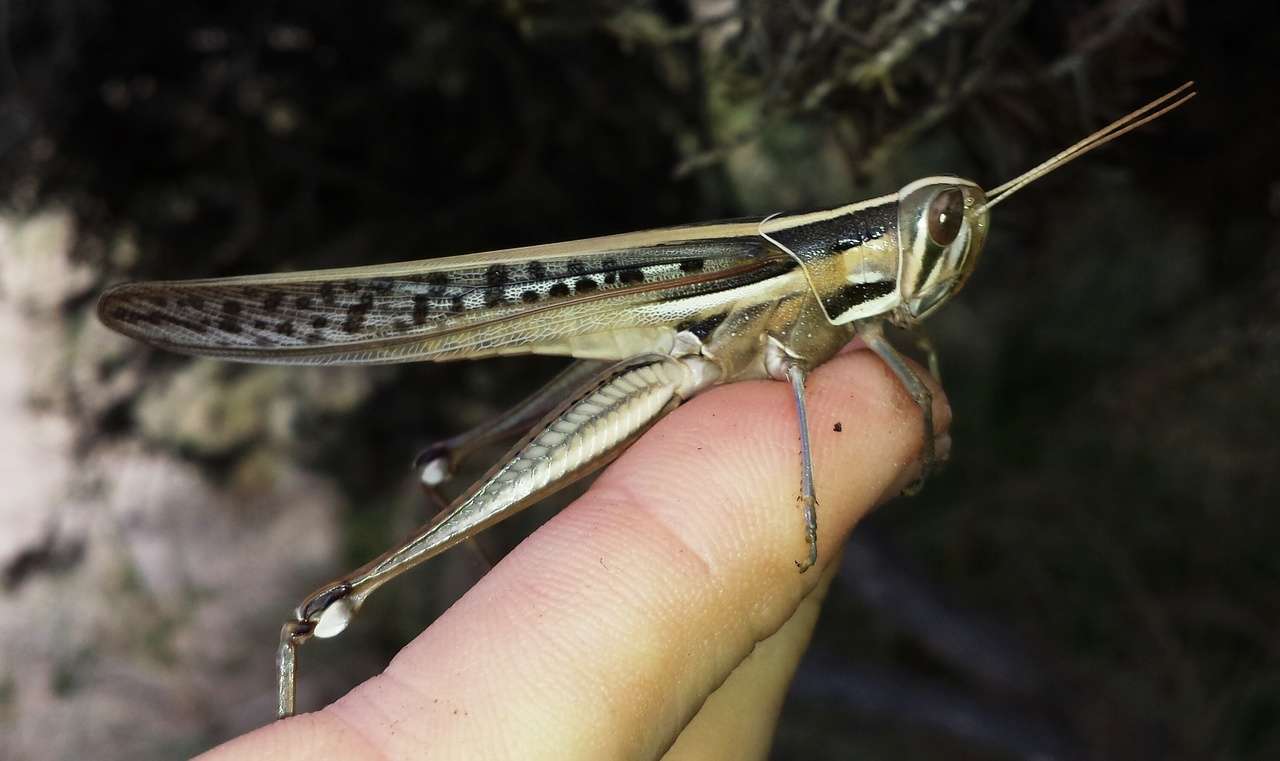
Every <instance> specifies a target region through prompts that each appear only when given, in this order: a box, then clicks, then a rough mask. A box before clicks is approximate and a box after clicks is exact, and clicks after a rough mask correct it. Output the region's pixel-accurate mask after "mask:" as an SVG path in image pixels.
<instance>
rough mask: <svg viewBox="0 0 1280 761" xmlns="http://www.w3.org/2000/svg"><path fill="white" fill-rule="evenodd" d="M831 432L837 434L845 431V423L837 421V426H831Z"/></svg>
mask: <svg viewBox="0 0 1280 761" xmlns="http://www.w3.org/2000/svg"><path fill="white" fill-rule="evenodd" d="M831 430H833V431H835V432H836V433H840V432H841V431H843V430H844V423H841V422H840V421H838V420H837V421H836V424H835V425H833V426H831Z"/></svg>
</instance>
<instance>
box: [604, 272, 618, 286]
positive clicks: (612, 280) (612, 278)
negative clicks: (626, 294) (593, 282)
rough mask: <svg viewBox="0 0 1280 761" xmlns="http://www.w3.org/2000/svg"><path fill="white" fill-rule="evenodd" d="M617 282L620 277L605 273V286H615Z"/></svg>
mask: <svg viewBox="0 0 1280 761" xmlns="http://www.w3.org/2000/svg"><path fill="white" fill-rule="evenodd" d="M616 282H618V276H617V275H615V274H613V273H612V272H606V273H604V284H605V285H613V284H614V283H616Z"/></svg>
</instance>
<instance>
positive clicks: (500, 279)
mask: <svg viewBox="0 0 1280 761" xmlns="http://www.w3.org/2000/svg"><path fill="white" fill-rule="evenodd" d="M510 279H511V271H510V270H508V269H507V266H506V265H505V264H490V265H489V268H488V269H486V270H485V271H484V282H485V285H487V286H489V287H490V288H499V287H501V286H503V285H506V283H507V281H508V280H510ZM499 300H501V299H499Z"/></svg>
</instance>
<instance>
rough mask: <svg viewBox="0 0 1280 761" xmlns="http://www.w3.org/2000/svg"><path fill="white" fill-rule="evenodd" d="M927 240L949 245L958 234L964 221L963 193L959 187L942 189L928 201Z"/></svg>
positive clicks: (940, 244)
mask: <svg viewBox="0 0 1280 761" xmlns="http://www.w3.org/2000/svg"><path fill="white" fill-rule="evenodd" d="M928 214H929V240H931V241H933V242H934V243H935V244H936V245H938V246H943V247H945V246H949V245H951V242H952V241H954V240H955V239H956V236H957V235H959V234H960V225H961V223H963V222H964V193H963V192H961V191H960V189H959V188H951V189H949V190H944V191H942V192H940V193H938V195H936V196H934V197H933V200H932V201H930V202H929V211H928Z"/></svg>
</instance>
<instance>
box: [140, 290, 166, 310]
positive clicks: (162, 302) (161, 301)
mask: <svg viewBox="0 0 1280 761" xmlns="http://www.w3.org/2000/svg"><path fill="white" fill-rule="evenodd" d="M142 298H143V299H144V300H146V301H147V302H149V303H150V304H151V305H152V306H154V307H155V308H156V309H166V308H168V306H169V299H167V298H165V297H164V296H162V295H160V294H158V293H152V294H148V295H146V296H143V297H142Z"/></svg>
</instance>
